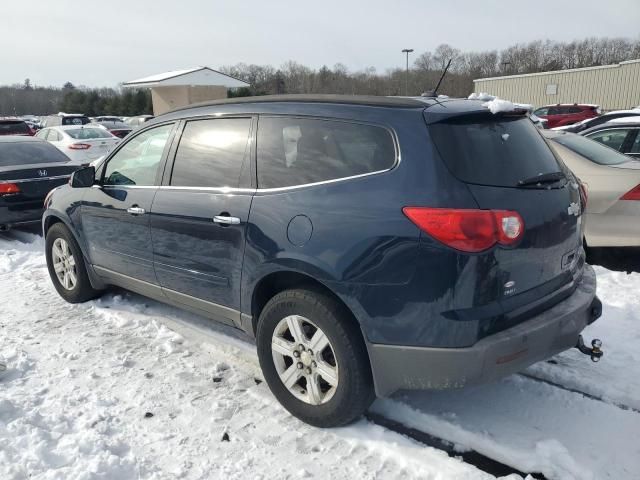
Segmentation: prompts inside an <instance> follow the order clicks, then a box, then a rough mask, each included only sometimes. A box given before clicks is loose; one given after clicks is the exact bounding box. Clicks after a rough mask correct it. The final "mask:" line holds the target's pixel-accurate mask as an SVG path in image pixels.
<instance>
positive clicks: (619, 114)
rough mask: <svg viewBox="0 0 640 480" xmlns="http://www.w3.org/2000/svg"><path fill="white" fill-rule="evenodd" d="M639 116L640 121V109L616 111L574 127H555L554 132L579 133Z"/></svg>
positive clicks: (584, 121)
mask: <svg viewBox="0 0 640 480" xmlns="http://www.w3.org/2000/svg"><path fill="white" fill-rule="evenodd" d="M633 116H637V117H638V119H639V120H640V109H633V110H615V111H613V112H607V113H603V114H602V115H600V116H598V117H594V118H588V119H586V120H583V121H581V122H578V123H574V124H573V125H565V126H564V127H555V128H554V130H564V131H566V132H573V133H579V132H582V131H583V130H587V129H589V128H592V127H597V126H598V125H601V124H603V123H607V122H609V121H611V120H614V119H616V118H623V117H633Z"/></svg>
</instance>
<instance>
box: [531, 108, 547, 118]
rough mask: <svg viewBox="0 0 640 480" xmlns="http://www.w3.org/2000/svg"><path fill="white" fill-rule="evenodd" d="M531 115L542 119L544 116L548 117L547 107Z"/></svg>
mask: <svg viewBox="0 0 640 480" xmlns="http://www.w3.org/2000/svg"><path fill="white" fill-rule="evenodd" d="M533 113H534V115H536V116H538V117H542V116H544V115H549V109H548V108H547V107H543V108H539V109H537V110H536V111H534V112H533Z"/></svg>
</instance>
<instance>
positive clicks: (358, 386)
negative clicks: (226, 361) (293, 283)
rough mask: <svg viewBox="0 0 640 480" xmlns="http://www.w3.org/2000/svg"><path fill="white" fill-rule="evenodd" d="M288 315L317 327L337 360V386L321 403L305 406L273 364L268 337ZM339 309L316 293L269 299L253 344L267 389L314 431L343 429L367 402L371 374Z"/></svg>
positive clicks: (370, 396) (357, 336)
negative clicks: (303, 319) (335, 427)
mask: <svg viewBox="0 0 640 480" xmlns="http://www.w3.org/2000/svg"><path fill="white" fill-rule="evenodd" d="M289 315H300V316H303V317H305V318H307V319H309V320H310V321H311V322H313V323H314V324H315V325H316V326H317V327H318V328H320V329H321V330H322V331H323V332H324V333H325V334H326V335H327V338H328V339H329V342H330V343H331V345H332V347H333V350H334V354H335V356H336V360H337V362H338V387H337V389H336V391H335V393H334V395H333V397H332V398H331V399H330V400H329V401H328V402H327V403H324V404H321V405H310V404H307V403H305V402H303V401H302V400H299V399H298V398H296V397H295V396H293V394H292V393H290V392H289V390H288V389H287V388H286V387H285V386H284V384H283V383H282V381H281V380H280V377H279V375H278V372H277V371H276V367H275V365H274V362H273V357H272V350H271V338H272V335H273V331H274V330H275V328H276V326H277V325H278V323H279V322H280V320H282V319H283V318H285V317H287V316H289ZM349 320H350V319H347V318H346V314H345V312H344V311H343V309H342V308H341V307H340V305H338V304H337V302H335V301H334V300H333V299H331V298H330V297H328V296H325V295H323V294H321V293H318V292H314V291H308V290H288V291H285V292H281V293H280V294H278V295H276V296H275V297H274V298H272V299H271V300H270V301H269V302H268V303H267V305H266V306H265V307H264V309H263V311H262V314H261V315H260V319H259V324H258V331H257V334H256V343H257V347H258V359H259V361H260V366H261V368H262V372H263V375H264V377H265V380H266V382H267V384H268V385H269V388H270V389H271V391H272V392H273V394H274V395H275V397H276V398H277V399H278V401H279V402H280V403H281V404H282V405H283V406H284V407H285V408H286V409H287V410H288V411H289V412H290V413H291V414H293V415H294V416H296V417H298V418H299V419H301V420H303V421H304V422H306V423H309V424H311V425H314V426H318V427H334V426H340V425H345V424H347V423H350V422H351V421H353V420H355V419H356V418H358V417H359V416H361V415H362V414H363V413H364V411H365V410H366V409H367V408H368V407H369V405H370V404H371V402H372V401H373V398H374V397H373V388H372V381H371V372H370V367H369V363H368V357H367V355H366V349H365V348H364V344H363V342H362V338H361V336H360V334H359V332H357V331H354V327H353V325H352V322H350V321H349Z"/></svg>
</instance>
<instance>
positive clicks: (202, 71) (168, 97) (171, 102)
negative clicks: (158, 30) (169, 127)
mask: <svg viewBox="0 0 640 480" xmlns="http://www.w3.org/2000/svg"><path fill="white" fill-rule="evenodd" d="M122 86H123V87H124V88H150V89H151V98H152V100H153V112H154V114H155V115H161V114H163V113H165V112H168V111H169V110H173V109H174V108H179V107H184V106H187V105H191V104H193V103H198V102H204V101H207V100H217V99H220V98H227V90H228V89H229V88H242V87H249V86H250V85H249V84H248V83H246V82H243V81H242V80H238V79H237V78H234V77H231V76H229V75H225V74H224V73H221V72H218V71H217V70H213V69H212V68H209V67H195V68H189V69H186V70H174V71H171V72H164V73H159V74H156V75H150V76H148V77H144V78H139V79H137V80H131V81H128V82H125V83H124V84H123V85H122Z"/></svg>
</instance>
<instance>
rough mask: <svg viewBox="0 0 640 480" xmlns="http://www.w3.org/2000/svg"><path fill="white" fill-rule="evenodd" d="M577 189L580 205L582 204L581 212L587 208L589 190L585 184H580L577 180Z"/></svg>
mask: <svg viewBox="0 0 640 480" xmlns="http://www.w3.org/2000/svg"><path fill="white" fill-rule="evenodd" d="M578 187H579V188H580V203H581V204H582V211H584V209H585V208H587V199H588V198H589V189H588V187H587V184H586V183H582V182H581V181H580V180H578Z"/></svg>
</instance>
